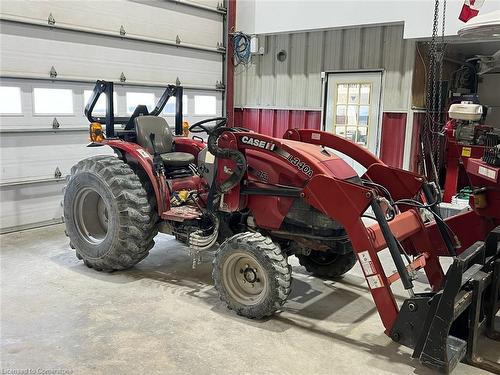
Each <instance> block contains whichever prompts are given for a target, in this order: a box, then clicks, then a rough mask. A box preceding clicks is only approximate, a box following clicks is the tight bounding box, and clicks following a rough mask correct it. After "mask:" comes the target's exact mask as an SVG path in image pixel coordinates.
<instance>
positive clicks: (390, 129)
mask: <svg viewBox="0 0 500 375" xmlns="http://www.w3.org/2000/svg"><path fill="white" fill-rule="evenodd" d="M235 124H236V126H242V127H244V128H248V129H250V130H253V131H255V132H259V133H262V134H266V135H270V136H273V137H278V138H281V137H282V136H283V134H284V133H285V131H286V130H287V129H293V128H299V129H317V130H319V129H321V112H320V111H304V110H288V109H280V110H276V109H255V108H242V109H241V108H237V109H235ZM418 129H419V126H418V125H414V127H413V133H414V134H413V142H415V139H416V140H417V141H416V142H417V143H416V146H418V133H415V132H416V130H418ZM405 132H406V113H388V112H386V113H384V114H383V117H382V139H381V144H380V158H381V159H382V160H383V161H384V162H386V163H387V164H389V165H391V166H394V167H398V168H402V166H403V154H404V145H405ZM416 150H418V148H417V149H416ZM416 154H417V153H416V151H415V150H414V145H413V144H412V156H413V155H416ZM412 160H413V159H412ZM413 163H414V161H412V162H411V166H410V168H412V166H413Z"/></svg>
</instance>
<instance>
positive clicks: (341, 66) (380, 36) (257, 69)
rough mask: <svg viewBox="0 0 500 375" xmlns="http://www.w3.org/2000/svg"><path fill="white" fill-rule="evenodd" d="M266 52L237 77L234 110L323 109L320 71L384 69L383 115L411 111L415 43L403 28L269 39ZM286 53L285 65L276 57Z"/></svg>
mask: <svg viewBox="0 0 500 375" xmlns="http://www.w3.org/2000/svg"><path fill="white" fill-rule="evenodd" d="M261 38H265V42H266V53H265V54H264V55H262V56H253V60H252V64H251V65H250V66H248V67H243V66H239V67H237V70H236V73H235V74H236V77H235V107H240V108H245V107H258V108H280V109H287V108H290V109H308V110H321V72H323V71H332V70H344V71H352V70H358V69H383V70H384V85H383V88H382V95H383V111H384V112H406V111H407V110H408V108H409V98H410V88H411V80H412V74H413V64H414V53H415V42H414V41H411V40H404V39H403V25H386V26H375V27H363V28H352V29H342V30H330V31H315V32H306V33H297V34H281V35H268V36H265V37H261ZM281 50H284V51H286V53H287V58H286V60H285V61H283V62H280V61H278V60H277V58H276V55H277V53H278V52H279V51H281Z"/></svg>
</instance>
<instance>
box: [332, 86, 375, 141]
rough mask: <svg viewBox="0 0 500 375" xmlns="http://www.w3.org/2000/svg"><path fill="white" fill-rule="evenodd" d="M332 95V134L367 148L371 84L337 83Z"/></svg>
mask: <svg viewBox="0 0 500 375" xmlns="http://www.w3.org/2000/svg"><path fill="white" fill-rule="evenodd" d="M335 91H336V95H334V104H333V106H334V113H335V116H334V124H333V126H334V133H335V134H336V135H338V136H341V137H344V138H347V139H349V140H350V141H353V142H356V143H357V144H359V145H362V146H364V147H368V127H369V125H370V97H371V91H372V84H371V83H366V82H339V83H337V84H336V90H335Z"/></svg>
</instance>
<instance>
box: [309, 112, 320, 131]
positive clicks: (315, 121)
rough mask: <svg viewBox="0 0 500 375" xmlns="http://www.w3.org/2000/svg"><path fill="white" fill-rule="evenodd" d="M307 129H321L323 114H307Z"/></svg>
mask: <svg viewBox="0 0 500 375" xmlns="http://www.w3.org/2000/svg"><path fill="white" fill-rule="evenodd" d="M306 129H313V130H320V129H321V112H319V111H307V112H306Z"/></svg>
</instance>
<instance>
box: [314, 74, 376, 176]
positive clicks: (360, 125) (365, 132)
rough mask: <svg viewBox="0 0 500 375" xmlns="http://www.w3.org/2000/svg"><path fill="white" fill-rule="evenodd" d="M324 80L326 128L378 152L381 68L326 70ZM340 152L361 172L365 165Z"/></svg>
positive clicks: (324, 117) (324, 118) (324, 119)
mask: <svg viewBox="0 0 500 375" xmlns="http://www.w3.org/2000/svg"><path fill="white" fill-rule="evenodd" d="M326 80H327V81H326V85H325V89H326V96H325V97H326V100H325V106H324V116H323V121H324V128H325V130H326V131H328V132H332V133H334V134H336V135H338V136H340V137H344V138H347V139H349V140H351V141H353V142H355V143H357V144H359V145H361V146H363V147H366V148H368V150H370V151H371V152H373V153H374V154H376V155H378V153H379V129H380V128H379V125H380V95H381V87H382V72H351V73H343V72H342V73H328V74H327V75H326ZM339 154H340V153H339ZM340 156H341V157H343V158H344V159H345V160H346V161H347V162H348V163H349V164H350V165H351V166H353V167H354V169H355V170H356V172H358V174H360V175H361V174H363V173H364V171H365V169H364V168H363V167H361V166H360V165H359V164H358V163H356V162H355V161H354V160H352V159H351V158H349V157H347V156H345V155H343V154H340Z"/></svg>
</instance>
